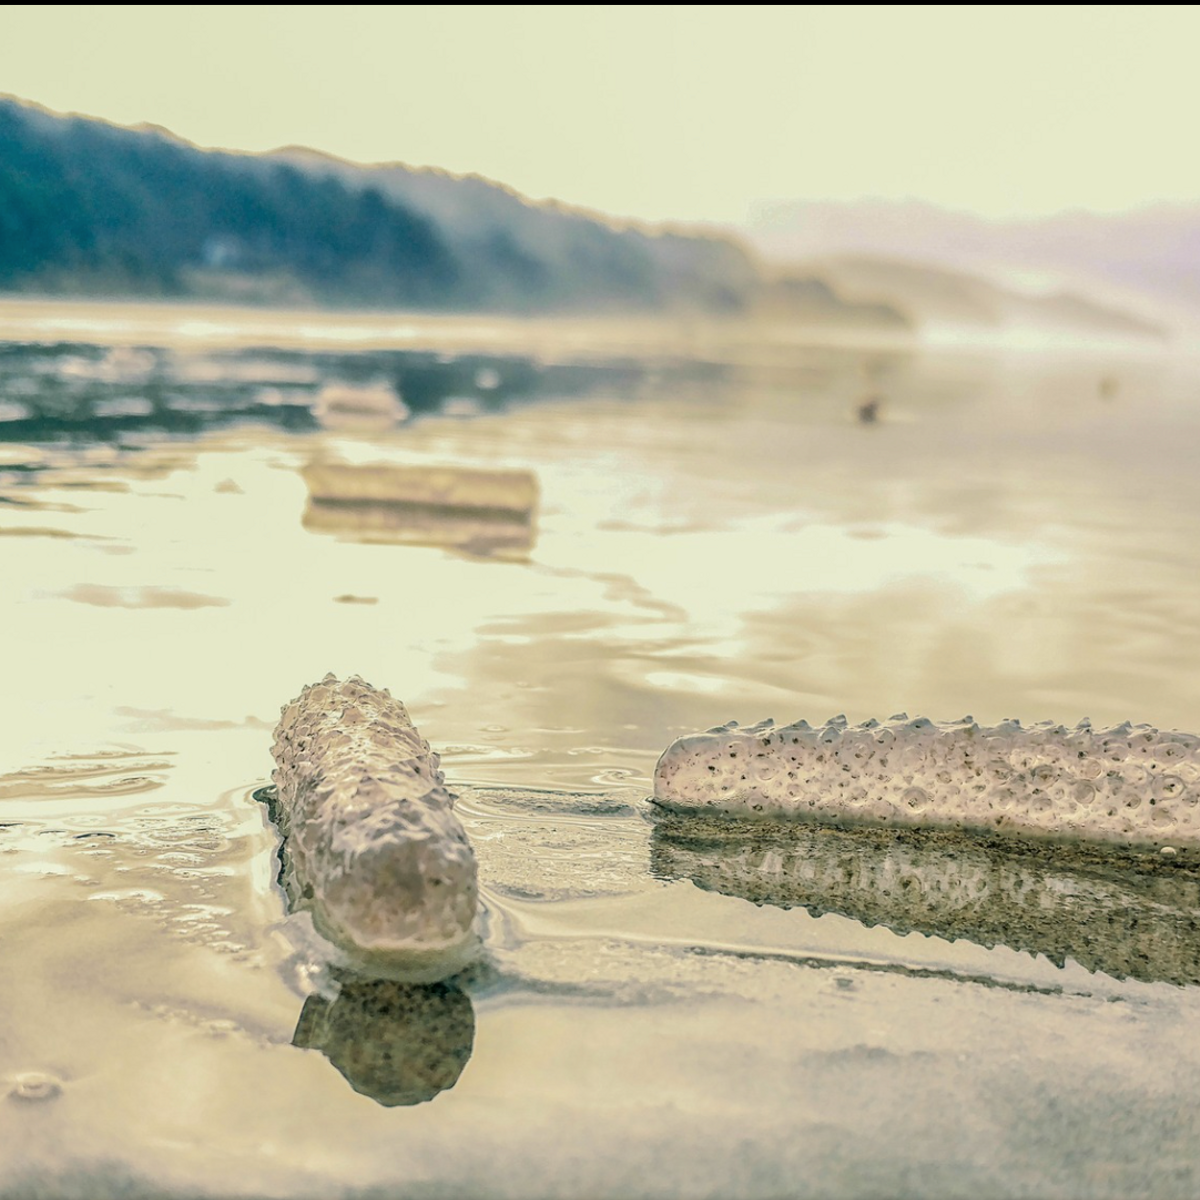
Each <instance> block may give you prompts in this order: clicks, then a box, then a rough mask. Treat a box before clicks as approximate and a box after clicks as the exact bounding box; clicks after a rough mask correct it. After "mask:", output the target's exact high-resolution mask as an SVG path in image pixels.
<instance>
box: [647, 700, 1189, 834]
mask: <svg viewBox="0 0 1200 1200" xmlns="http://www.w3.org/2000/svg"><path fill="white" fill-rule="evenodd" d="M654 796H655V800H656V801H658V803H659V804H660V805H663V806H665V807H667V808H678V809H701V810H708V811H720V812H729V813H734V814H738V815H741V816H754V815H758V814H762V815H767V816H785V815H786V816H802V817H808V818H809V819H812V820H816V821H824V822H833V823H839V824H857V823H861V824H868V825H906V826H928V827H934V828H936V827H943V828H957V829H977V830H987V831H990V832H998V833H1004V834H1022V835H1033V836H1047V835H1049V836H1062V837H1072V838H1086V839H1094V840H1099V841H1108V842H1127V843H1130V844H1145V845H1158V846H1191V847H1196V846H1200V738H1197V737H1196V736H1194V735H1192V734H1186V733H1173V732H1172V733H1168V732H1160V731H1159V730H1157V729H1151V728H1150V727H1149V726H1146V725H1137V726H1131V725H1129V724H1125V725H1118V726H1116V727H1114V728H1112V729H1102V730H1100V729H1093V728H1092V727H1091V725H1090V724H1089V723H1088V722H1086V721H1085V722H1082V723H1081V724H1080V725H1078V726H1077V727H1075V728H1074V729H1067V728H1065V727H1064V726H1062V725H1052V724H1049V723H1046V724H1041V725H1033V726H1030V727H1028V728H1022V726H1021V724H1020V723H1019V722H1017V721H1005V722H1003V723H1002V724H1000V725H993V726H980V725H977V724H975V722H974V721H972V720H971V718H969V717H964V718H963V719H962V720H961V721H954V722H947V723H935V722H933V721H928V720H925V719H923V718H922V719H919V720H914V721H910V720H909V719H908V718H907V716H906V715H905V714H900V715H899V716H896V717H893V718H892V719H891V720H889V721H887V722H885V723H882V724H881V723H879V722H876V721H867V722H865V723H864V724H862V725H856V726H848V725H847V724H846V719H845V718H844V717H835V718H833V719H832V720H830V721H828V722H827V723H826V724H825V725H822V726H819V727H817V728H813V727H812V726H810V725H809V724H808V723H807V722H806V721H800V722H798V723H797V724H795V725H786V726H782V727H776V726H775V724H774V723H773V722H771V721H763V722H762V723H761V724H758V725H754V726H750V727H748V728H744V729H743V728H739V727H738V725H737V723H736V722H731V723H730V724H728V725H723V726H720V727H718V728H716V729H710V730H709V731H708V732H707V733H700V734H693V735H690V736H688V737H683V738H680V739H678V741H676V742H673V743H672V744H671V745H670V746H669V747H668V748H667V749H666V751H665V752H664V753H663V755H662V757H661V758H660V759H659V761H658V766H657V768H656V769H655V773H654Z"/></svg>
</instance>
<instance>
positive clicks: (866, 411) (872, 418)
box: [855, 396, 883, 425]
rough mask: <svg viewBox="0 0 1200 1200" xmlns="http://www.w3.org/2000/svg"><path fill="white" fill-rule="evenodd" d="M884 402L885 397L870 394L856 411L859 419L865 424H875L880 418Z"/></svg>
mask: <svg viewBox="0 0 1200 1200" xmlns="http://www.w3.org/2000/svg"><path fill="white" fill-rule="evenodd" d="M882 404H883V399H882V397H880V396H868V397H867V399H865V400H864V401H863V402H862V403H861V404H860V405H859V406H858V409H857V411H856V413H855V415H856V416H857V417H858V419H859V421H860V422H861V423H862V424H863V425H874V424H875V422H876V421H878V420H879V409H880V407H881V405H882Z"/></svg>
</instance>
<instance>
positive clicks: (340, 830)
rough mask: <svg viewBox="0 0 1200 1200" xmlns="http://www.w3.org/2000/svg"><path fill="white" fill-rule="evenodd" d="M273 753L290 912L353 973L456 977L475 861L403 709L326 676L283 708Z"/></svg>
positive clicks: (468, 925)
mask: <svg viewBox="0 0 1200 1200" xmlns="http://www.w3.org/2000/svg"><path fill="white" fill-rule="evenodd" d="M272 754H273V755H274V758H275V762H276V767H275V771H274V774H273V776H272V778H273V780H274V783H275V787H276V800H275V805H274V813H273V815H274V817H275V820H276V823H277V824H278V826H279V830H280V833H281V834H282V836H283V847H282V851H281V857H282V860H283V865H284V873H283V882H284V885H285V887H286V889H287V892H288V895H289V898H290V900H291V902H292V906H293V908H299V909H307V910H308V911H310V912H311V913H312V918H313V924H314V926H315V927H316V928H317V930H318V931H319V932H320V933H321V934H323V935H324V936H325V937H326V938H328V939H329V940H330V941H331V942H333V943H334V944H335V945H336V946H338V947H339V948H341V949H342V950H343V951H345V952H346V954H347V955H348V957H349V958H350V960H351V961H352V962H354V963H356V964H357V965H359V966H363V967H368V968H371V969H374V970H378V971H380V972H381V973H382V972H386V973H389V974H391V973H397V974H399V975H401V976H402V977H406V978H412V979H423V980H428V979H436V978H445V977H446V976H448V975H450V974H452V973H453V972H454V971H456V970H458V969H459V968H461V967H462V966H463V965H464V964H465V963H466V962H467V961H468V960H469V958H470V957H471V956H472V954H473V953H474V950H475V949H476V947H477V945H478V937H477V934H476V930H475V916H476V908H477V905H478V887H477V883H476V870H475V855H474V853H473V851H472V849H471V845H470V843H469V842H468V840H467V835H466V832H465V830H464V829H463V827H462V825H461V824H460V822H459V820H458V818H457V817H456V816H455V815H454V812H453V799H452V797H451V796H450V794H449V793H448V792H447V791H446V788H445V784H444V779H443V776H442V773H441V771H440V770H439V769H438V756H437V755H436V754H434V753H433V752H432V751H431V750H430V749H429V744H428V742H426V741H425V740H424V739H423V738H422V737H421V735H420V734H419V733H418V732H417V730H416V729H415V728H414V726H413V723H412V721H411V720H410V719H409V716H408V712H407V710H406V709H405V707H404V705H403V704H401V703H400V701H398V700H395V699H393V698H392V696H391V695H390V693H388V692H387V691H379V690H377V689H376V688H373V687H372V686H371V685H370V684H368V683H364V682H363V681H362V680H361V679H359V678H357V677H355V678H352V679H349V680H346V681H344V682H343V681H341V680H338V679H335V678H334V676H332V675H327V676H326V677H325V678H324V679H323V680H321V682H320V683H316V684H313V685H311V686H309V687H306V688H305V689H304V690H303V691H302V692H301V693H300V695H299V696H298V697H297V698H296V699H295V700H293V701H292V702H291V703H290V704H287V705H285V706H284V708H283V710H282V714H281V716H280V719H279V724H278V726H277V727H276V729H275V744H274V746H273V747H272Z"/></svg>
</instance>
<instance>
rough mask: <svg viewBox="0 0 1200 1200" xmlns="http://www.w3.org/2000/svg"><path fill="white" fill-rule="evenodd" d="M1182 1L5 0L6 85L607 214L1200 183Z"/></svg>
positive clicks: (1053, 197)
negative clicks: (570, 1) (486, 2)
mask: <svg viewBox="0 0 1200 1200" xmlns="http://www.w3.org/2000/svg"><path fill="white" fill-rule="evenodd" d="M1197 46H1200V9H1198V8H1196V7H1193V6H1185V7H1171V6H1156V7H1150V8H1136V7H1132V6H1091V7H1082V8H1077V7H1070V6H1054V5H1046V6H1030V7H991V6H986V7H981V6H959V7H952V8H942V7H937V6H923V5H916V6H908V7H903V6H901V7H876V6H859V7H851V8H845V7H836V6H822V5H812V6H790V7H779V6H765V5H764V6H750V7H740V8H737V7H732V6H721V5H715V6H644V7H641V6H559V7H540V6H524V5H514V6H508V7H503V6H501V7H476V6H472V5H465V6H451V7H433V6H423V5H412V6H349V7H340V8H335V7H331V6H320V5H316V6H310V7H300V6H278V7H267V6H224V5H221V6H194V5H191V6H186V7H183V6H179V7H176V6H156V7H149V8H142V7H134V6H124V5H95V6H73V5H65V6H57V7H56V6H48V7H29V6H22V5H7V6H3V7H0V92H6V93H9V94H11V95H15V96H19V97H21V98H22V99H26V100H33V101H36V102H37V103H39V104H42V105H45V106H46V107H48V108H50V109H53V110H55V111H60V112H80V113H85V114H88V115H92V116H98V117H103V118H105V119H107V120H110V121H115V122H117V123H119V124H130V125H131V124H138V123H141V122H150V123H153V124H157V125H162V126H165V127H166V128H168V129H170V130H172V131H173V132H175V133H177V134H179V135H181V136H183V137H185V138H187V139H189V140H190V141H193V142H196V143H197V144H199V145H202V146H218V147H225V148H230V149H238V150H250V151H257V150H267V149H272V148H274V147H277V146H281V145H291V144H301V145H307V146H312V147H315V148H317V149H320V150H325V151H327V152H329V153H333V154H337V155H340V156H342V157H344V158H349V159H353V160H356V161H360V162H385V161H386V162H394V161H402V162H407V163H410V164H413V165H429V166H437V167H443V168H445V169H448V170H451V171H454V172H458V173H469V172H475V173H478V174H481V175H485V176H487V177H489V178H492V179H496V180H499V181H501V182H503V183H506V184H509V185H510V186H512V187H515V188H516V189H517V190H519V191H521V192H524V193H525V194H526V195H529V196H532V197H535V198H539V199H540V198H545V197H555V198H557V199H561V200H564V201H566V202H569V203H573V204H579V205H583V206H586V207H589V208H593V209H598V210H600V211H603V212H607V213H610V214H613V215H616V216H629V217H637V218H642V219H649V220H675V221H720V222H740V221H742V220H744V219H745V218H746V217H747V216H748V214H749V213H751V212H752V211H753V210H754V209H755V208H756V206H757V205H758V204H760V203H761V202H763V201H780V200H788V199H822V200H829V199H833V200H852V199H856V198H860V197H882V198H886V199H906V198H914V199H921V200H926V201H929V202H932V203H935V204H941V205H945V206H948V207H952V208H961V209H968V210H972V211H975V212H978V213H981V214H983V215H986V216H993V217H1008V216H1030V215H1038V214H1044V213H1050V212H1054V211H1058V210H1061V209H1065V208H1092V209H1098V210H1105V211H1113V210H1120V209H1124V208H1128V207H1134V206H1138V205H1143V204H1147V203H1153V202H1155V201H1159V200H1173V201H1185V200H1196V199H1197V198H1200V156H1198V155H1196V154H1195V152H1194V146H1195V132H1194V131H1195V118H1196V115H1197V114H1200V70H1197V69H1196V66H1195V59H1196V48H1197Z"/></svg>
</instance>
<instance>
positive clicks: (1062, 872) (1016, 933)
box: [651, 817, 1200, 984]
mask: <svg viewBox="0 0 1200 1200" xmlns="http://www.w3.org/2000/svg"><path fill="white" fill-rule="evenodd" d="M651 864H652V870H653V871H654V873H655V874H656V875H658V876H660V877H662V878H666V879H691V880H692V882H693V883H695V884H696V886H697V887H700V888H703V889H705V890H706V891H713V892H721V893H723V894H725V895H729V896H739V897H742V898H743V899H746V900H750V901H752V902H753V903H755V904H759V905H763V904H769V905H776V906H779V907H782V908H806V909H807V910H808V911H809V912H810V913H811V914H812V915H813V916H821V915H823V914H825V913H837V914H840V915H842V916H846V917H850V918H852V919H854V920H856V921H861V922H862V923H863V924H865V925H868V926H872V925H884V926H886V927H887V928H889V929H891V930H893V931H894V932H896V933H901V934H905V933H910V932H918V933H923V934H926V935H927V936H931V937H940V938H945V939H947V940H949V941H955V940H957V939H959V938H962V939H965V940H967V941H970V942H974V943H976V944H977V945H980V946H985V947H988V948H991V947H993V946H996V945H1005V946H1009V947H1011V948H1012V949H1014V950H1024V951H1028V952H1029V953H1032V954H1043V955H1045V956H1046V957H1047V958H1048V959H1050V960H1051V961H1052V962H1055V963H1057V964H1058V965H1060V966H1061V965H1063V963H1064V962H1065V961H1066V960H1067V959H1072V960H1074V961H1075V962H1077V963H1079V964H1080V965H1081V966H1083V967H1085V968H1087V969H1088V970H1090V971H1101V972H1103V973H1104V974H1106V975H1111V976H1114V977H1116V978H1132V979H1138V980H1142V981H1144V982H1155V981H1163V982H1167V983H1175V984H1200V867H1198V866H1197V865H1196V864H1195V863H1192V862H1186V863H1185V862H1180V861H1176V860H1167V861H1164V860H1162V859H1159V858H1156V857H1154V856H1150V855H1139V856H1136V857H1134V856H1132V855H1118V854H1115V853H1113V852H1112V851H1103V850H1097V849H1095V848H1084V847H1074V846H1066V845H1059V844H1049V843H1048V844H1046V845H1044V846H1043V845H1039V844H1035V843H1031V844H1029V845H1020V846H1016V845H1012V844H1005V845H1003V846H1001V845H998V844H995V843H992V842H989V841H986V840H983V839H979V838H971V837H966V836H963V835H961V834H954V833H940V832H939V833H936V834H935V833H926V832H920V831H905V832H904V833H902V834H896V833H895V832H894V831H890V830H869V829H854V830H846V829H830V828H816V827H813V826H789V827H781V826H780V825H778V824H769V825H768V824H758V823H753V824H750V823H740V822H738V823H732V824H729V823H726V825H725V827H724V828H723V829H720V828H716V827H714V825H713V823H711V822H704V821H702V820H701V821H700V822H699V823H698V822H697V819H696V818H692V817H689V818H687V819H683V818H667V819H664V820H662V821H661V822H660V823H659V824H658V826H657V827H656V829H655V831H654V836H653V842H652V857H651Z"/></svg>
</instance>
